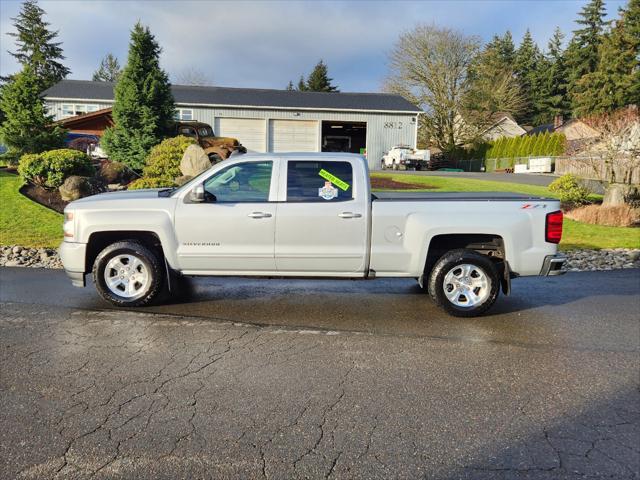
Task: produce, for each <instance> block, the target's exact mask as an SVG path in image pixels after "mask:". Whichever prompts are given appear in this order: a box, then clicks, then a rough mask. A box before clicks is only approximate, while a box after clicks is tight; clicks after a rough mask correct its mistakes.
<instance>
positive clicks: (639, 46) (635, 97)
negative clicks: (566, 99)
mask: <svg viewBox="0 0 640 480" xmlns="http://www.w3.org/2000/svg"><path fill="white" fill-rule="evenodd" d="M639 24H640V0H630V2H629V4H628V5H627V8H626V9H621V11H620V18H619V19H618V20H617V22H616V23H615V25H614V26H613V28H612V29H611V31H610V32H609V33H608V34H607V35H605V37H604V39H603V40H602V43H601V44H600V47H599V50H598V54H599V56H598V68H597V69H596V71H594V72H592V73H588V74H586V75H584V76H583V77H582V78H581V79H580V80H578V82H577V88H576V94H575V97H574V111H575V113H576V115H579V116H585V115H591V114H598V113H605V112H610V111H613V110H615V109H618V108H620V107H624V106H626V105H629V104H637V103H638V102H639V101H640V97H639V93H640V86H638V84H639V83H640V35H639V33H640V32H639V30H638V28H639V27H638V25H639Z"/></svg>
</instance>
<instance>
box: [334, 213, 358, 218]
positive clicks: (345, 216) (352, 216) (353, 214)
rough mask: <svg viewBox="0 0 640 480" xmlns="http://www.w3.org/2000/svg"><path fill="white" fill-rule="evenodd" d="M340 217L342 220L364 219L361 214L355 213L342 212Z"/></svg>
mask: <svg viewBox="0 0 640 480" xmlns="http://www.w3.org/2000/svg"><path fill="white" fill-rule="evenodd" d="M338 216H339V217H340V218H360V217H362V214H361V213H353V212H342V213H339V214H338Z"/></svg>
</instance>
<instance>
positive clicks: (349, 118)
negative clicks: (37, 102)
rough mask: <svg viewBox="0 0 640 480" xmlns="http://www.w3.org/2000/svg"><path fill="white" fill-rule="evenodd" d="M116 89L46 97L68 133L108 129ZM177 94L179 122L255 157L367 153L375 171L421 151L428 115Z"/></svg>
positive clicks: (374, 98)
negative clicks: (401, 152)
mask: <svg viewBox="0 0 640 480" xmlns="http://www.w3.org/2000/svg"><path fill="white" fill-rule="evenodd" d="M113 88H114V84H113V83H109V82H93V81H83V80H62V81H61V82H59V83H57V84H56V85H54V86H53V87H51V88H49V89H48V90H46V91H45V92H44V93H43V97H44V101H45V104H46V105H47V107H48V109H49V112H50V113H51V114H52V115H53V116H54V118H55V119H56V120H58V121H62V122H66V123H65V125H66V126H67V128H72V129H73V128H78V129H85V128H86V129H87V130H89V129H92V128H93V127H94V126H95V124H93V123H92V121H93V120H91V119H95V121H96V122H98V121H100V122H102V126H103V127H104V128H106V126H107V121H106V120H107V118H108V117H109V114H108V109H109V108H110V107H111V106H112V105H113V98H114V93H113ZM171 88H172V92H173V97H174V99H175V102H176V109H177V110H176V118H177V119H180V120H198V121H201V122H205V123H208V124H210V125H211V126H212V127H213V129H214V132H215V133H216V135H219V136H228V137H235V138H237V139H238V140H239V141H240V142H241V143H242V144H243V145H244V146H245V147H246V148H247V150H248V151H251V152H290V151H298V152H321V151H330V152H333V151H345V152H353V153H365V154H366V156H367V158H368V160H369V166H370V168H372V169H373V168H380V164H381V159H382V156H383V154H384V153H385V152H387V151H388V150H389V149H391V148H392V147H393V146H396V145H408V146H410V147H413V148H415V147H416V143H417V123H418V121H417V118H418V114H419V113H420V112H421V110H420V109H419V108H418V107H416V106H415V105H413V104H412V103H411V102H409V101H408V100H406V99H405V98H403V97H401V96H399V95H393V94H387V93H324V92H298V91H287V90H265V89H250V88H227V87H202V86H185V85H172V87H171ZM72 117H73V118H72ZM76 117H77V118H76ZM90 120H91V121H90ZM98 127H100V126H98ZM98 127H96V129H97V130H99V128H98ZM104 128H103V130H104Z"/></svg>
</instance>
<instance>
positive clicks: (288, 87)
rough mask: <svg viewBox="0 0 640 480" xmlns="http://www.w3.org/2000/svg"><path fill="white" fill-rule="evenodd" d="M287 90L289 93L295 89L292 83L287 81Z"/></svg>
mask: <svg viewBox="0 0 640 480" xmlns="http://www.w3.org/2000/svg"><path fill="white" fill-rule="evenodd" d="M287 90H288V91H290V92H291V91H293V90H295V88H294V87H293V82H292V81H291V80H289V84H288V85H287Z"/></svg>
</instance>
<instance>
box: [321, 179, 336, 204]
mask: <svg viewBox="0 0 640 480" xmlns="http://www.w3.org/2000/svg"><path fill="white" fill-rule="evenodd" d="M318 196H319V197H322V198H324V199H325V200H332V199H334V198H336V197H337V196H338V189H337V188H336V187H334V186H333V185H331V182H324V187H322V188H319V189H318Z"/></svg>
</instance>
